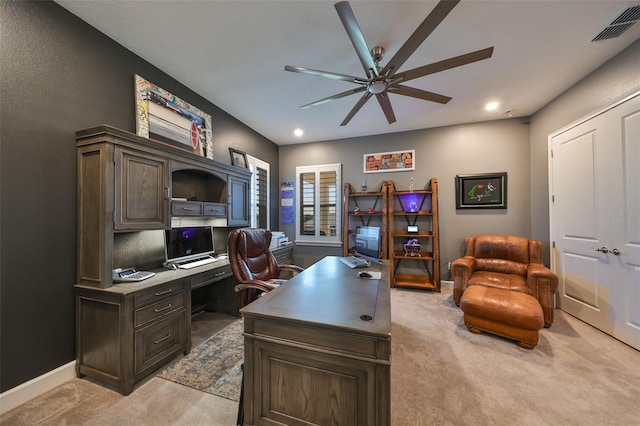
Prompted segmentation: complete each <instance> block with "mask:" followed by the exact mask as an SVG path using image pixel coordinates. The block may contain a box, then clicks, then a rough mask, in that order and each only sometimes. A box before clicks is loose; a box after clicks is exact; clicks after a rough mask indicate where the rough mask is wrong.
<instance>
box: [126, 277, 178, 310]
mask: <svg viewBox="0 0 640 426" xmlns="http://www.w3.org/2000/svg"><path fill="white" fill-rule="evenodd" d="M186 289H187V281H186V280H185V281H174V282H172V283H170V284H168V285H162V286H158V287H154V288H152V289H150V290H147V291H144V292H141V293H139V294H136V295H135V296H134V299H133V300H134V301H133V305H134V306H135V307H136V308H139V307H140V306H144V305H146V304H147V303H153V302H155V301H157V300H163V299H165V298H168V297H172V296H173V295H175V294H176V293H179V292H181V291H185V290H186Z"/></svg>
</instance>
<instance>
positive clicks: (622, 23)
mask: <svg viewBox="0 0 640 426" xmlns="http://www.w3.org/2000/svg"><path fill="white" fill-rule="evenodd" d="M638 20H640V6H633V7H630V8H628V9H626V10H625V11H624V12H622V13H621V14H620V16H618V17H617V18H616V19H614V20H613V22H611V24H609V26H607V27H606V28H605V29H604V30H602V31H600V34H598V35H597V36H595V38H594V39H593V40H591V41H601V40H608V39H611V38H616V37H620V36H621V35H622V33H624V32H625V31H626V30H627V29H629V27H631V26H632V25H633V24H635V23H636V22H638Z"/></svg>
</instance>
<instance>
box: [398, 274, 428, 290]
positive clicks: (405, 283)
mask: <svg viewBox="0 0 640 426" xmlns="http://www.w3.org/2000/svg"><path fill="white" fill-rule="evenodd" d="M395 287H411V288H426V289H431V290H436V285H435V283H434V282H433V280H431V278H429V277H428V276H426V275H408V274H396V276H395Z"/></svg>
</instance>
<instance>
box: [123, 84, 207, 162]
mask: <svg viewBox="0 0 640 426" xmlns="http://www.w3.org/2000/svg"><path fill="white" fill-rule="evenodd" d="M134 78H135V86H136V87H135V92H136V93H135V95H136V134H137V135H138V136H142V137H145V138H153V139H156V140H158V141H160V142H165V143H169V144H170V145H173V146H176V147H178V148H181V149H184V150H187V151H189V152H193V153H194V154H197V155H203V156H206V157H207V158H211V159H213V143H212V141H211V139H212V132H211V115H209V114H207V113H206V112H203V111H201V110H199V109H198V108H196V107H194V106H193V105H190V104H188V103H187V102H185V101H183V100H182V99H180V98H178V97H177V96H175V95H173V94H171V93H170V92H168V91H166V90H164V89H162V88H161V87H158V86H156V85H155V84H153V83H150V82H149V81H147V80H145V79H144V78H142V77H140V76H139V75H137V74H136V75H135V77H134Z"/></svg>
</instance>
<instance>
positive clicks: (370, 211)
mask: <svg viewBox="0 0 640 426" xmlns="http://www.w3.org/2000/svg"><path fill="white" fill-rule="evenodd" d="M375 212H376V211H375V210H374V208H373V207H369V210H367V213H375Z"/></svg>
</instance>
